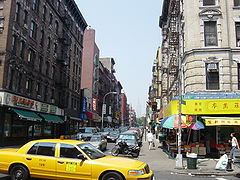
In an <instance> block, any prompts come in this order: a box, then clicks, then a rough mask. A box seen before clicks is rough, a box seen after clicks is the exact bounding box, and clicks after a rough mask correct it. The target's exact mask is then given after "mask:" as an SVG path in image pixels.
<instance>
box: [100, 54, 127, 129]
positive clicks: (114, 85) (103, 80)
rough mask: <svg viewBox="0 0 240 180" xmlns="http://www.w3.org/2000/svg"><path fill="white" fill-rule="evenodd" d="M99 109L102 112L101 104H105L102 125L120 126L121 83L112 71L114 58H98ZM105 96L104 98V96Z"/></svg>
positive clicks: (113, 70)
mask: <svg viewBox="0 0 240 180" xmlns="http://www.w3.org/2000/svg"><path fill="white" fill-rule="evenodd" d="M99 61H100V69H99V102H98V107H99V108H100V107H101V109H99V111H100V112H101V114H102V107H103V104H106V114H104V115H103V120H104V126H112V127H114V126H120V125H121V122H120V116H119V114H120V112H121V104H120V103H121V96H120V94H121V91H122V85H121V83H120V82H119V81H118V80H117V79H116V77H115V75H114V73H115V72H116V71H115V69H114V64H115V61H114V58H99ZM109 92H116V94H113V93H111V94H109V95H107V94H108V93H109ZM104 97H105V98H104Z"/></svg>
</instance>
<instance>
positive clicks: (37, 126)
mask: <svg viewBox="0 0 240 180" xmlns="http://www.w3.org/2000/svg"><path fill="white" fill-rule="evenodd" d="M41 127H42V126H41V125H40V124H35V125H34V136H41Z"/></svg>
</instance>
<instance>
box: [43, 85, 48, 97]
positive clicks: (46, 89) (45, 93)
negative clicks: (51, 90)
mask: <svg viewBox="0 0 240 180" xmlns="http://www.w3.org/2000/svg"><path fill="white" fill-rule="evenodd" d="M47 96H48V87H47V85H46V86H45V87H44V101H47Z"/></svg>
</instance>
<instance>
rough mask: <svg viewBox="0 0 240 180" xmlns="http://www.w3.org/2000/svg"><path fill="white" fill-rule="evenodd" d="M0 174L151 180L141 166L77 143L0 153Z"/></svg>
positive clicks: (23, 179) (47, 142) (42, 143)
mask: <svg viewBox="0 0 240 180" xmlns="http://www.w3.org/2000/svg"><path fill="white" fill-rule="evenodd" d="M0 159H1V161H0V173H4V174H10V177H11V179H12V180H16V179H17V180H28V179H30V177H31V178H41V179H56V180H57V179H89V180H91V179H98V180H109V179H115V180H125V179H132V180H137V179H149V180H150V179H151V180H152V179H153V178H154V177H153V172H152V171H151V170H150V169H149V167H148V165H147V164H146V163H144V162H141V161H137V160H134V159H129V158H123V157H113V156H107V155H105V154H104V153H103V152H101V151H100V150H98V149H97V148H95V147H94V146H93V145H91V144H90V143H86V142H83V141H77V140H62V139H43V140H35V141H30V142H28V143H27V144H25V145H24V146H22V147H21V148H19V149H13V148H8V149H0Z"/></svg>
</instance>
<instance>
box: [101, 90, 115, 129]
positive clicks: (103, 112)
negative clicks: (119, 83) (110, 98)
mask: <svg viewBox="0 0 240 180" xmlns="http://www.w3.org/2000/svg"><path fill="white" fill-rule="evenodd" d="M109 94H117V92H108V93H107V94H105V95H104V96H103V104H102V129H103V116H104V114H105V113H106V104H105V98H106V96H107V95H109Z"/></svg>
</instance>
